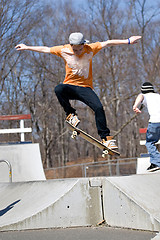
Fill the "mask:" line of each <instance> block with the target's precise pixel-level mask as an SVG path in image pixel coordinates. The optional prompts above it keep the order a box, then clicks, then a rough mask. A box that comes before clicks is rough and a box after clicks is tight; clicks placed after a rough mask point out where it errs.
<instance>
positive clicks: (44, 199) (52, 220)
mask: <svg viewBox="0 0 160 240" xmlns="http://www.w3.org/2000/svg"><path fill="white" fill-rule="evenodd" d="M102 220H103V214H102V202H101V188H100V187H97V186H95V183H94V182H93V186H90V184H89V181H88V179H65V180H48V181H36V182H26V183H25V182H23V183H1V184H0V231H6V230H24V229H40V228H53V227H54V228H55V227H74V226H91V225H96V224H97V223H99V222H101V221H102Z"/></svg>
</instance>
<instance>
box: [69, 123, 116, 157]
mask: <svg viewBox="0 0 160 240" xmlns="http://www.w3.org/2000/svg"><path fill="white" fill-rule="evenodd" d="M66 124H67V127H68V128H69V129H70V130H71V131H72V135H71V138H76V137H77V136H80V137H81V138H83V139H85V140H86V141H87V142H90V143H91V144H93V145H94V146H96V147H98V148H100V149H101V150H102V151H103V154H102V157H105V156H106V155H107V154H109V155H120V153H119V152H117V151H116V150H112V149H110V148H107V147H106V146H105V145H104V144H103V143H101V142H100V141H99V140H97V139H96V138H94V137H92V136H91V135H89V134H88V133H86V132H84V131H83V130H81V129H79V128H77V127H74V126H73V125H72V124H71V123H69V122H68V121H67V120H66Z"/></svg>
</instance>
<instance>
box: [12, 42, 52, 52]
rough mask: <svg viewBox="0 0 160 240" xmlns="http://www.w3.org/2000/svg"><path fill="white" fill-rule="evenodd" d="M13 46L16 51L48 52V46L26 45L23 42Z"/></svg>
mask: <svg viewBox="0 0 160 240" xmlns="http://www.w3.org/2000/svg"><path fill="white" fill-rule="evenodd" d="M15 48H16V50H17V51H22V50H29V51H34V52H39V53H50V48H49V47H46V46H27V45H25V44H18V45H17V46H16V47H15Z"/></svg>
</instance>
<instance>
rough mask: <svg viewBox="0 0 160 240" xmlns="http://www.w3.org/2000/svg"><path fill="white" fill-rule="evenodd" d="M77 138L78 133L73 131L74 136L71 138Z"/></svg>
mask: <svg viewBox="0 0 160 240" xmlns="http://www.w3.org/2000/svg"><path fill="white" fill-rule="evenodd" d="M75 137H77V131H73V133H72V135H71V138H73V139H74V138H75Z"/></svg>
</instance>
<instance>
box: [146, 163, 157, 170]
mask: <svg viewBox="0 0 160 240" xmlns="http://www.w3.org/2000/svg"><path fill="white" fill-rule="evenodd" d="M157 170H160V167H159V166H157V165H156V164H154V163H151V165H150V166H149V167H148V168H147V171H148V172H155V171H157Z"/></svg>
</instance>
